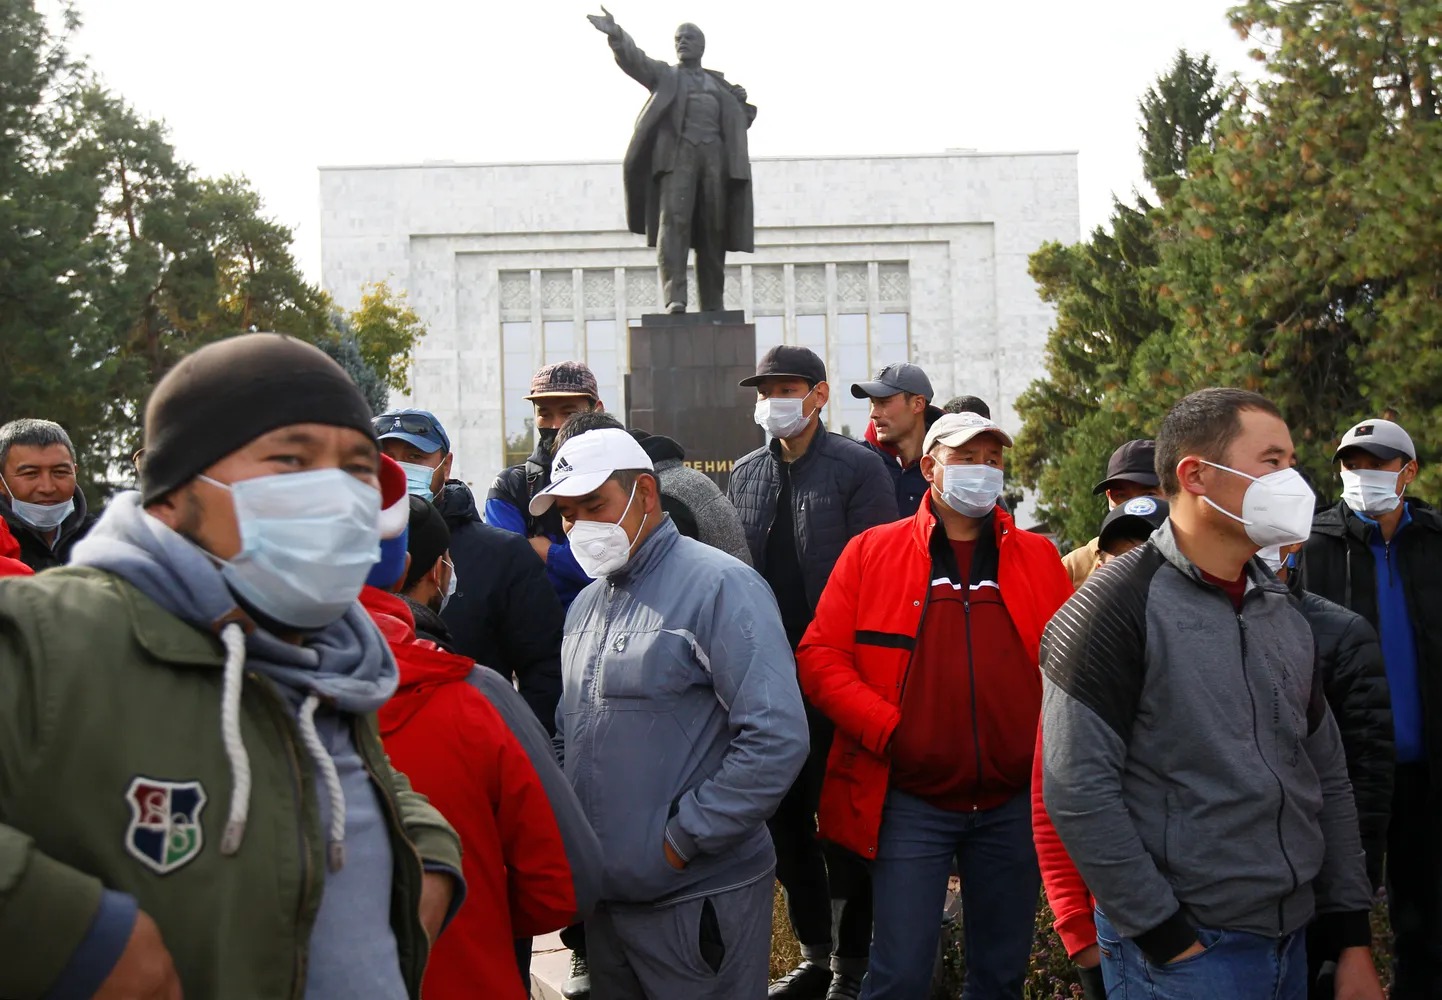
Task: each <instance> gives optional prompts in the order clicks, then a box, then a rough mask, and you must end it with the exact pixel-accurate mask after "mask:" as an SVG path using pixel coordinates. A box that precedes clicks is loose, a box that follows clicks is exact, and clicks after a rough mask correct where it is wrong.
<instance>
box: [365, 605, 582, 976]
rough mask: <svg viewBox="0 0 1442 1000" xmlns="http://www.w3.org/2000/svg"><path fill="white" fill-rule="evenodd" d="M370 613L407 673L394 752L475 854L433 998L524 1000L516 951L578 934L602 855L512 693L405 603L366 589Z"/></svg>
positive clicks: (395, 701) (388, 730)
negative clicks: (424, 632) (525, 943)
mask: <svg viewBox="0 0 1442 1000" xmlns="http://www.w3.org/2000/svg"><path fill="white" fill-rule="evenodd" d="M361 603H362V604H363V605H364V606H365V609H366V611H368V612H369V613H370V616H371V619H372V620H373V621H374V622H375V623H376V626H377V627H378V628H379V629H380V631H381V634H382V635H383V636H385V639H386V642H387V644H389V646H390V648H391V652H392V653H393V654H394V655H395V658H396V663H397V664H398V665H399V667H400V674H401V678H400V688H399V689H398V690H397V691H396V693H395V695H394V696H393V697H392V698H391V700H390V701H388V702H387V703H386V704H385V705H384V706H383V707H382V708H381V710H380V712H379V717H380V727H381V737H382V740H383V741H384V743H385V748H386V752H387V753H388V754H389V755H390V758H391V760H392V762H393V763H394V764H395V766H396V768H397V769H398V770H400V771H402V772H403V773H404V774H406V775H407V776H408V777H409V778H410V779H411V784H412V785H413V786H414V787H415V789H416V791H418V792H420V793H422V794H423V795H425V796H426V797H427V798H429V799H430V801H431V804H432V805H434V806H435V807H436V808H437V809H439V810H440V811H441V813H442V815H444V816H445V817H446V819H447V820H448V821H449V822H450V824H451V825H452V826H453V827H455V829H456V833H458V834H459V835H460V838H461V847H462V849H463V852H464V853H463V859H464V860H463V862H462V864H463V868H464V872H463V874H464V875H465V879H466V899H465V902H464V903H462V905H461V908H460V910H459V911H458V912H457V913H456V915H455V918H454V919H453V920H452V921H451V923H450V924H449V926H448V927H447V928H446V932H445V933H444V934H443V935H442V936H441V937H440V939H439V940H438V941H437V942H436V945H435V948H434V949H433V950H432V952H431V956H430V962H429V963H428V965H427V967H426V976H425V982H424V993H425V996H426V998H427V1000H449V998H456V1000H460V998H467V1000H469V998H471V997H474V996H476V995H477V990H481V991H482V992H484V993H485V995H486V996H487V997H490V998H493V1000H524V998H525V996H526V992H527V991H526V989H525V988H523V986H522V981H521V975H520V971H519V969H518V967H517V965H516V951H515V944H514V942H515V939H516V938H524V937H531V936H534V935H538V934H548V933H550V932H551V931H555V930H559V929H560V928H562V927H566V926H568V925H570V924H573V923H576V922H577V921H578V920H580V919H581V918H582V917H583V916H584V915H585V913H586V911H588V910H589V909H590V908H591V907H592V906H594V904H595V900H596V897H597V896H598V895H599V894H600V845H599V844H598V843H597V842H596V839H595V834H594V833H592V832H591V830H590V827H589V826H585V820H584V816H583V814H582V813H581V807H580V804H579V803H577V802H576V799H575V795H574V794H573V793H572V792H571V790H570V786H569V785H567V784H566V780H565V777H564V776H563V775H562V774H561V771H560V768H559V767H557V765H556V762H555V759H554V758H553V757H552V756H551V751H550V743H549V740H548V739H547V737H546V734H545V731H544V730H542V729H541V726H540V723H538V722H537V721H536V719H535V716H534V715H533V714H532V713H531V710H530V709H529V708H528V707H527V705H526V703H525V701H524V700H522V699H521V696H520V695H519V694H517V693H516V692H515V690H514V689H512V688H511V687H510V686H509V684H508V682H507V681H506V680H505V679H504V678H502V677H501V676H500V675H499V674H496V673H494V672H493V671H489V670H487V669H486V668H484V667H477V666H476V665H475V663H473V662H472V661H471V660H468V659H466V658H465V657H463V656H457V655H455V654H453V653H447V652H446V651H444V650H442V649H441V648H440V647H438V646H437V645H436V644H435V643H432V642H427V641H425V640H422V639H417V638H416V633H415V619H414V618H413V617H412V615H411V611H410V608H408V607H407V606H406V603H405V601H404V600H402V599H401V598H399V597H396V596H395V595H393V594H387V593H385V592H383V591H380V590H377V589H375V588H374V587H366V588H365V589H364V590H363V591H362V592H361ZM577 821H579V823H580V827H578V826H577V825H576V824H577Z"/></svg>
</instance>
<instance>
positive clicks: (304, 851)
mask: <svg viewBox="0 0 1442 1000" xmlns="http://www.w3.org/2000/svg"><path fill="white" fill-rule="evenodd" d="M250 679H251V680H252V681H258V682H259V684H260V688H261V690H263V691H265V692H266V694H267V696H268V697H269V699H270V701H271V707H272V710H273V711H274V712H275V714H276V716H277V720H278V724H279V727H280V731H281V736H282V739H283V742H284V743H285V756H286V760H288V761H289V762H290V771H291V778H292V779H293V781H292V784H291V794H292V796H293V801H294V803H295V815H296V820H297V827H298V829H299V832H300V900H299V902H298V903H297V904H296V910H295V926H296V930H297V932H298V931H299V930H300V928H301V922H302V920H303V919H304V917H305V911H306V908H307V906H308V905H309V903H310V881H311V871H310V861H311V857H310V836H309V834H308V833H307V832H306V828H305V798H304V796H303V795H302V794H301V789H303V788H304V787H305V775H304V774H303V773H302V771H301V769H300V757H299V756H298V755H297V754H296V751H295V741H294V740H293V739H292V738H291V721H290V717H289V716H288V715H286V714H285V704H284V702H283V701H282V700H281V697H280V695H279V694H277V693H276V692H275V691H274V689H273V688H272V687H271V686H270V681H268V680H266V679H265V678H262V677H261V676H260V675H259V674H251V675H250ZM306 937H307V944H306V945H304V946H302V947H298V948H296V952H295V968H294V970H293V971H292V978H291V988H290V995H291V997H292V998H294V1000H300V998H301V997H302V996H304V994H305V973H306V965H307V962H308V959H309V956H310V951H309V943H308V942H309V935H308V934H307V936H306Z"/></svg>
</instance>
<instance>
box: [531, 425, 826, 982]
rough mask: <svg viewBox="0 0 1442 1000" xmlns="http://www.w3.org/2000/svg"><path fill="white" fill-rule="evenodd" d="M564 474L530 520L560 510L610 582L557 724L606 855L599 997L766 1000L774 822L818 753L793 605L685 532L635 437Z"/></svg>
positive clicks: (601, 445)
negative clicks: (796, 660)
mask: <svg viewBox="0 0 1442 1000" xmlns="http://www.w3.org/2000/svg"><path fill="white" fill-rule="evenodd" d="M567 429H568V430H569V427H568V428H567ZM553 477H554V478H553V479H552V481H551V484H550V485H549V486H548V487H547V488H546V489H545V490H543V491H542V492H541V493H539V494H538V495H537V496H536V498H535V499H534V500H532V501H531V504H530V511H531V513H532V515H534V516H538V517H539V516H541V515H542V514H545V513H546V512H547V511H548V510H551V509H553V505H554V507H555V508H559V514H560V516H561V517H562V519H563V521H564V523H565V525H566V527H567V529H568V531H569V532H570V541H571V551H572V553H573V554H574V555H575V557H576V558H577V559H578V560H579V561H580V562H581V566H582V568H584V569H585V570H586V572H587V574H588V575H590V576H592V577H594V578H595V582H594V583H592V584H591V585H590V586H588V587H587V588H586V589H585V590H583V591H582V592H581V593H580V595H579V596H578V597H577V598H576V601H575V603H574V605H573V606H572V608H571V612H570V614H569V615H567V618H566V636H565V640H564V643H563V645H562V654H561V657H562V659H561V668H562V672H563V684H562V695H561V707H560V709H559V710H558V711H557V713H556V722H557V732H556V738H557V741H558V744H559V745H560V747H561V750H562V753H563V756H564V760H565V769H566V777H567V778H568V779H570V781H571V784H572V785H573V787H574V788H575V790H576V795H577V797H578V798H579V799H580V801H581V805H582V807H583V808H584V809H585V810H586V813H587V818H588V819H589V820H590V822H591V826H592V828H593V829H594V830H595V831H596V835H597V836H598V837H599V838H600V841H601V850H602V855H603V857H604V858H605V869H604V874H603V878H602V895H601V900H602V901H601V903H600V905H599V906H598V907H597V908H596V911H595V913H594V914H593V915H592V916H591V917H590V918H588V919H587V920H586V923H585V928H586V947H587V951H588V958H589V965H590V970H589V971H590V991H591V997H592V1000H629V998H632V997H643V996H644V997H695V998H698V1000H729V998H731V997H758V996H760V995H761V994H762V992H763V991H764V990H765V988H766V975H767V969H768V965H769V960H770V955H771V907H772V882H771V875H772V872H773V870H774V869H775V866H776V853H775V851H774V850H773V848H772V844H771V837H770V835H769V834H768V832H767V829H766V819H767V817H768V816H770V815H771V814H772V813H773V812H774V811H775V810H776V807H777V805H778V804H779V803H780V802H781V799H782V797H783V796H785V794H786V792H787V789H788V788H790V786H791V782H792V779H793V778H795V776H796V774H797V772H798V771H800V770H801V765H802V763H803V762H804V761H805V759H806V751H807V738H806V714H805V710H804V709H803V708H802V704H801V692H800V691H799V690H798V688H797V685H796V674H795V671H794V668H793V665H792V660H791V655H790V649H789V647H788V644H787V641H786V633H785V630H784V628H783V627H782V624H781V615H780V613H779V612H778V610H777V607H776V601H775V599H774V598H773V597H772V596H771V591H770V589H769V588H768V587H767V586H766V582H765V581H764V580H762V579H761V577H760V576H759V575H758V574H757V573H756V571H755V570H753V569H751V568H750V567H749V566H747V565H746V564H745V563H743V562H741V561H740V560H738V559H735V558H733V557H731V556H729V555H727V554H726V553H724V552H722V551H720V550H719V549H714V548H712V547H711V546H709V545H706V544H704V543H702V542H699V541H696V540H695V539H692V538H686V537H684V536H682V534H681V533H680V532H679V531H677V530H676V525H675V524H674V523H673V522H672V521H671V519H670V518H669V517H667V516H666V515H665V514H664V513H663V511H662V510H661V488H660V485H659V484H658V483H657V481H656V475H655V470H654V469H653V468H652V462H651V459H650V457H649V456H647V454H646V452H645V450H644V449H642V447H641V446H640V444H638V443H637V442H636V440H635V439H634V438H632V437H631V435H630V434H628V433H627V432H626V431H624V430H621V429H619V428H615V427H603V428H598V429H596V430H588V431H585V432H583V433H580V434H577V435H576V436H574V437H568V438H566V439H565V440H563V442H562V444H561V446H560V448H559V449H558V450H557V452H556V461H555V464H554V466H553ZM602 661H604V667H603V666H602Z"/></svg>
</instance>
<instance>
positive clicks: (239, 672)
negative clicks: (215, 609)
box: [220, 622, 345, 872]
mask: <svg viewBox="0 0 1442 1000" xmlns="http://www.w3.org/2000/svg"><path fill="white" fill-rule="evenodd" d="M220 641H221V642H222V643H223V644H224V645H225V673H224V674H223V676H222V681H221V699H220V736H221V741H222V742H223V743H224V744H225V756H226V759H227V760H228V761H229V762H230V786H231V787H230V813H229V815H228V816H227V818H226V821H225V834H224V835H223V836H222V837H221V838H220V853H221V854H222V855H223V856H225V857H230V856H232V855H234V854H235V853H236V852H237V851H239V850H240V844H241V841H242V840H244V839H245V824H246V819H247V818H248V816H249V815H250V754H249V753H248V752H247V751H246V749H245V741H244V740H243V739H241V735H240V688H241V682H242V681H243V680H244V678H245V629H243V628H241V626H240V625H239V624H238V623H236V622H230V623H229V624H227V625H226V626H225V627H224V628H223V629H221V630H220ZM319 705H320V696H319V695H316V694H314V693H312V694H310V695H308V696H307V697H306V699H305V701H304V702H302V703H301V706H300V713H299V714H298V716H297V720H296V721H297V722H298V723H299V726H300V739H301V742H302V743H304V744H305V749H306V751H307V752H308V753H309V754H310V757H311V760H312V761H314V762H315V766H316V769H317V770H318V771H319V772H320V777H321V782H322V783H323V784H324V785H325V790H326V794H327V795H328V796H329V798H330V831H329V836H328V838H327V839H328V846H327V853H326V860H327V864H328V865H329V867H330V870H331V871H333V872H337V871H340V870H341V869H342V868H344V867H345V792H344V791H343V790H342V789H341V784H340V772H338V771H337V770H336V767H335V761H333V760H331V756H330V754H329V753H328V752H327V751H326V748H325V745H324V744H323V743H321V741H320V734H318V733H317V732H316V729H315V710H316V708H317V707H318V706H319Z"/></svg>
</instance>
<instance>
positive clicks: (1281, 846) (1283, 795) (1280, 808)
mask: <svg viewBox="0 0 1442 1000" xmlns="http://www.w3.org/2000/svg"><path fill="white" fill-rule="evenodd" d="M1237 629H1238V632H1239V634H1240V636H1241V640H1242V683H1243V684H1245V685H1246V687H1247V697H1248V699H1250V700H1251V703H1252V742H1253V744H1255V746H1256V748H1257V756H1258V757H1260V758H1261V759H1262V763H1263V764H1266V765H1267V771H1268V773H1269V774H1271V776H1272V780H1273V781H1275V782H1276V783H1277V848H1278V850H1280V851H1281V852H1282V860H1283V861H1285V862H1287V871H1288V872H1290V873H1291V876H1292V889H1291V891H1292V892H1296V891H1297V868H1296V866H1295V865H1293V864H1292V858H1291V855H1289V854H1288V853H1287V844H1286V841H1285V840H1284V839H1283V837H1282V815H1283V813H1284V812H1285V811H1286V808H1287V791H1286V788H1285V787H1284V786H1283V784H1282V778H1281V776H1280V775H1278V774H1277V772H1276V769H1274V768H1273V767H1272V765H1271V762H1269V761H1268V760H1267V755H1266V754H1265V753H1263V752H1262V738H1261V736H1260V735H1259V734H1258V732H1257V698H1256V696H1255V695H1253V694H1252V682H1251V679H1250V678H1248V677H1247V620H1246V619H1245V618H1243V617H1242V613H1241V612H1240V611H1238V612H1237ZM1285 904H1286V897H1283V898H1282V899H1279V900H1277V932H1278V933H1281V928H1282V925H1283V918H1284V906H1285Z"/></svg>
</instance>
